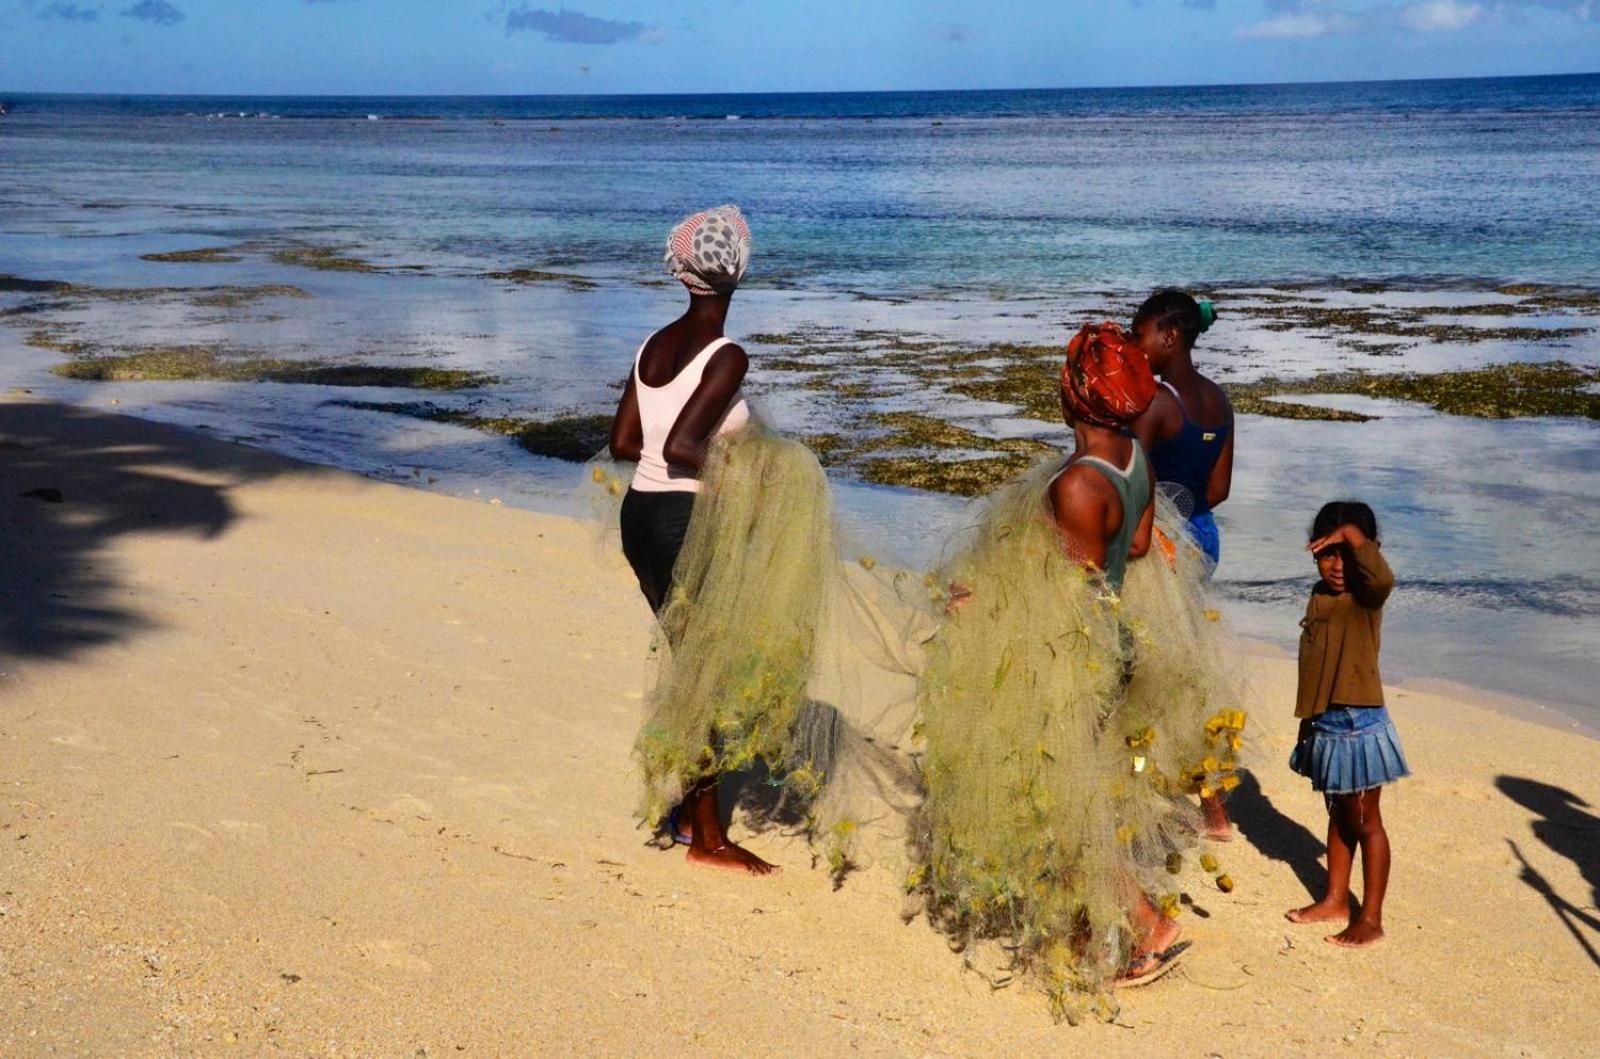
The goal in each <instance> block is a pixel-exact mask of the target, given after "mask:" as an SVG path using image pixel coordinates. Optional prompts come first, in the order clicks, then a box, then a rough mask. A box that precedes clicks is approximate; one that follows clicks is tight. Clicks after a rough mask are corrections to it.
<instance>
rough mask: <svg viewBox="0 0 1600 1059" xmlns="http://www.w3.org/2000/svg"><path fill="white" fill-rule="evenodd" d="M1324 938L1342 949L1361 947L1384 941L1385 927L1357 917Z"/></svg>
mask: <svg viewBox="0 0 1600 1059" xmlns="http://www.w3.org/2000/svg"><path fill="white" fill-rule="evenodd" d="M1322 940H1324V941H1326V942H1327V943H1328V944H1329V945H1337V946H1339V947H1340V948H1341V949H1359V948H1363V947H1365V946H1367V945H1376V944H1377V943H1378V942H1380V941H1382V940H1383V927H1381V926H1379V925H1378V924H1376V923H1368V922H1367V921H1366V920H1364V919H1355V920H1352V921H1351V922H1350V925H1349V926H1348V927H1345V928H1344V929H1343V930H1341V931H1340V932H1339V933H1337V934H1329V935H1328V936H1327V937H1326V938H1324V939H1322Z"/></svg>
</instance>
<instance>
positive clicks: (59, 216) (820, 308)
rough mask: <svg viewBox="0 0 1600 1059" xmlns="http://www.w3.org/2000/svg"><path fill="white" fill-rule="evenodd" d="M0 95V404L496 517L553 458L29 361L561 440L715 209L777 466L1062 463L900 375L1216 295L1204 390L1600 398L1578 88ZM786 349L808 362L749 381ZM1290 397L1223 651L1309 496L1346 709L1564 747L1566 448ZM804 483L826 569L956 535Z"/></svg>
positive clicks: (1297, 564)
mask: <svg viewBox="0 0 1600 1059" xmlns="http://www.w3.org/2000/svg"><path fill="white" fill-rule="evenodd" d="M0 102H4V103H5V104H6V105H7V109H8V113H7V114H6V115H5V116H4V117H0V176H3V180H0V273H5V274H8V275H10V276H13V277H22V278H24V279H29V280H52V281H60V282H64V283H69V284H75V285H78V286H77V287H76V288H74V289H73V291H71V292H69V293H57V294H50V293H40V292H39V291H37V290H30V289H25V288H27V287H28V286H29V285H28V284H17V283H11V284H10V285H9V286H7V285H5V284H3V283H0V312H3V313H4V314H5V315H3V316H0V324H4V325H6V326H5V329H4V331H0V334H4V335H5V336H6V339H7V340H6V341H5V343H4V344H3V345H0V384H3V385H5V386H7V387H11V386H21V387H26V388H28V389H31V390H33V391H35V392H38V393H43V394H48V395H52V396H59V397H62V398H65V399H69V400H74V401H80V402H84V403H90V404H94V405H96V406H105V405H107V404H108V402H110V401H112V400H115V401H116V402H117V403H118V405H117V407H118V409H119V410H121V411H129V412H132V413H134V414H139V415H145V416H149V417H151V418H157V419H163V420H168V421H173V422H178V423H183V424H187V425H190V426H198V427H203V428H207V429H210V430H212V431H214V432H216V433H219V434H221V435H222V436H227V437H234V438H238V439H240V440H243V441H246V442H248V443H251V444H256V445H261V446H264V447H267V448H271V449H274V450H276V451H280V452H284V453H287V454H289V455H294V456H297V457H302V458H307V459H311V460H314V461H318V462H323V463H329V464H334V465H337V466H343V467H348V468H350V469H353V470H357V471H360V472H362V473H365V474H370V475H374V476H377V477H383V478H388V479H392V480H396V481H403V482H407V483H410V484H414V485H420V486H422V487H425V488H435V489H440V490H444V491H448V492H453V493H459V494H462V495H467V496H478V497H480V498H485V499H487V498H489V497H494V498H498V499H501V500H503V501H504V502H506V503H513V504H521V505H525V506H531V507H540V508H547V509H548V508H562V507H563V506H564V505H567V504H569V503H570V500H569V497H570V493H571V491H572V489H573V487H574V483H575V476H576V472H575V471H574V469H573V465H571V464H566V463H562V462H559V461H555V460H550V459H545V458H542V457H539V456H535V455H531V454H529V453H527V452H525V451H523V450H522V449H519V448H518V447H517V446H516V445H515V444H514V443H513V442H512V441H510V440H509V439H507V438H504V437H499V436H495V435H492V434H486V433H482V432H478V431H473V430H470V429H468V428H466V427H463V426H459V425H452V424H449V423H444V422H434V421H419V420H416V419H412V418H407V417H403V416H398V415H394V414H389V413H385V412H382V411H375V410H372V409H370V408H355V407H351V406H350V404H349V402H350V401H351V400H357V401H359V402H365V403H368V404H372V403H380V402H404V401H415V400H416V399H417V394H416V393H415V392H412V391H407V390H400V389H394V388H375V387H362V388H356V389H351V388H348V387H339V388H334V387H327V386H320V385H317V386H312V385H296V384H285V383H271V382H257V383H250V382H227V381H181V382H179V381H143V382H80V381H73V380H68V379H64V378H60V377H58V376H56V375H53V374H51V373H50V371H49V369H50V368H51V367H52V366H54V365H57V364H59V363H61V362H62V361H63V360H64V359H66V357H67V356H68V355H69V354H70V352H71V351H72V350H76V351H77V353H78V355H83V354H84V353H85V352H86V351H87V352H92V353H97V354H105V355H126V354H129V353H141V352H146V351H149V350H152V349H160V348H169V347H172V346H175V345H178V346H183V347H185V348H199V347H204V348H206V349H208V350H212V351H214V352H215V353H216V354H217V355H218V356H220V357H222V358H223V359H227V358H243V357H267V358H273V359H275V360H289V361H299V360H306V361H312V360H314V361H317V362H318V363H335V364H368V365H371V364H379V365H401V366H413V367H415V366H428V367H445V368H459V369H464V370H471V371H479V372H485V373H488V374H490V375H492V376H493V378H494V381H493V382H492V383H490V384H488V385H485V386H483V387H481V388H478V389H474V390H471V391H467V392H462V393H447V394H432V393H430V394H426V395H424V396H425V397H426V398H427V399H429V400H432V401H434V402H435V403H436V405H437V406H438V407H441V408H447V409H452V410H456V411H465V412H471V413H472V414H474V415H478V416H480V417H483V418H492V417H519V418H525V419H540V418H549V417H554V416H559V415H567V414H579V415H593V414H603V413H606V412H609V410H610V407H611V406H612V404H613V403H614V401H615V396H616V390H615V383H616V380H617V379H618V378H619V377H620V376H621V375H622V374H623V373H624V372H625V371H626V369H627V365H628V362H629V358H630V357H631V355H632V353H633V351H634V349H635V348H636V347H637V345H638V343H639V342H640V341H641V340H642V339H643V338H644V337H645V336H646V335H647V334H648V333H649V332H650V330H651V329H652V328H654V327H656V326H659V325H660V324H662V323H664V322H666V321H667V320H669V319H671V318H672V315H673V314H674V313H675V312H676V311H677V307H678V304H679V302H680V301H681V300H682V296H681V294H680V292H679V291H678V289H677V288H676V287H675V286H674V285H672V284H671V283H670V282H667V281H666V280H665V277H664V274H663V272H662V269H661V263H660V254H661V246H662V243H663V241H664V238H665V234H666V231H667V229H668V228H669V227H670V226H671V224H672V223H673V222H674V221H675V220H677V219H678V218H679V217H680V216H682V215H683V214H686V213H688V212H691V211H693V210H695V209H700V208H704V207H706V206H710V205H715V204H718V203H721V202H736V203H738V204H739V205H740V206H741V207H742V208H743V209H744V210H745V212H746V214H747V215H748V216H749V218H750V221H751V225H752V227H753V229H754V232H755V257H754V264H753V267H752V270H751V275H750V278H749V281H748V283H747V285H746V288H745V289H744V290H743V291H741V293H740V294H739V296H738V297H737V299H736V302H735V308H734V314H733V317H732V319H731V321H730V326H731V328H732V333H733V334H734V335H735V337H740V338H743V339H744V340H745V344H746V347H747V349H749V350H750V352H751V354H752V359H753V370H752V376H751V382H750V389H751V391H752V393H753V395H754V397H755V399H756V400H757V402H758V403H759V404H760V405H762V406H763V407H764V408H765V409H766V414H767V415H768V416H769V417H770V418H771V419H773V420H774V422H775V423H776V425H777V426H779V427H780V428H782V429H786V430H790V431H793V432H796V433H800V434H805V435H808V436H823V435H830V434H831V435H842V436H845V437H849V438H859V437H865V436H869V435H872V434H873V433H874V430H875V428H874V427H873V426H872V425H871V424H872V422H873V420H872V418H871V417H872V416H873V415H875V414H880V413H884V412H890V413H906V414H911V415H916V416H923V417H929V418H932V419H938V420H942V421H946V422H951V423H955V424H957V425H959V426H961V427H963V428H965V429H968V430H972V431H975V432H977V433H978V434H980V435H983V436H985V437H990V438H1011V437H1030V438H1037V439H1039V440H1043V441H1046V442H1048V443H1052V444H1065V442H1066V439H1065V435H1064V431H1062V430H1060V429H1059V428H1052V427H1051V426H1050V425H1049V424H1046V423H1041V422H1039V421H1036V420H1029V419H1027V418H1026V417H1023V416H1020V415H1018V414H1017V410H1016V409H1015V408H1014V407H1010V406H1007V405H1006V404H1005V403H1004V402H1003V401H1001V402H996V401H994V400H981V399H976V398H973V397H971V396H960V395H959V394H953V393H952V391H950V390H949V389H948V387H947V385H946V383H948V382H949V378H947V377H946V376H943V375H941V374H940V371H941V369H942V368H943V367H945V366H948V365H950V364H954V363H956V361H957V360H958V359H959V358H960V354H961V351H971V350H984V349H988V348H990V347H993V346H995V345H996V344H1003V343H1016V344H1038V345H1048V344H1052V343H1054V344H1060V343H1061V342H1063V341H1064V339H1065V338H1066V337H1067V335H1068V334H1069V333H1070V332H1071V330H1074V329H1075V328H1076V326H1077V325H1078V324H1079V323H1080V322H1082V321H1083V320H1085V319H1088V318H1091V317H1100V316H1113V317H1116V318H1125V315H1126V313H1127V312H1128V311H1129V310H1130V309H1131V307H1132V306H1134V305H1136V304H1137V303H1138V301H1139V300H1140V299H1141V298H1142V297H1143V295H1144V294H1145V293H1148V292H1149V290H1151V289H1152V288H1154V287H1157V286H1165V285H1178V286H1185V287H1192V288H1197V289H1203V290H1205V291H1207V292H1209V293H1211V295H1212V296H1213V297H1214V298H1215V300H1216V301H1217V304H1218V306H1219V309H1220V311H1221V319H1220V321H1219V323H1218V325H1217V326H1216V327H1215V328H1214V329H1213V330H1212V331H1211V332H1210V333H1208V334H1207V335H1206V336H1204V338H1203V339H1202V341H1201V344H1200V346H1199V347H1198V349H1197V351H1196V359H1197V361H1198V362H1199V363H1200V365H1201V367H1202V370H1209V371H1211V372H1213V373H1214V374H1216V375H1217V376H1218V377H1219V378H1222V379H1224V380H1226V381H1229V382H1235V383H1248V382H1251V381H1254V380H1260V379H1263V378H1267V377H1275V378H1283V379H1306V378H1316V377H1318V376H1321V375H1323V374H1325V373H1327V372H1331V371H1340V372H1350V371H1355V372H1364V373H1380V374H1381V373H1391V374H1392V373H1396V372H1421V373H1431V372H1441V371H1456V370H1461V369H1467V368H1476V367H1481V366H1485V365H1495V364H1504V363H1510V362H1540V363H1544V362H1551V361H1565V362H1569V363H1573V364H1576V365H1580V366H1583V367H1589V368H1592V367H1595V366H1597V365H1600V332H1597V330H1596V328H1597V327H1600V211H1596V210H1595V208H1594V204H1595V203H1596V202H1600V76H1597V75H1588V76H1570V77H1538V78H1502V79H1485V80H1452V81H1418V82H1382V83H1359V84H1320V85H1290V86H1223V87H1184V88H1152V89H1116V90H1109V89H1108V90H1029V91H995V92H917V93H842V94H806V95H738V96H731V95H730V96H718V95H701V96H645V97H492V98H468V97H445V98H422V97H401V98H386V97H361V98H301V97H292V98H274V97H250V98H244V97H225V98H210V97H110V96H104V97H102V96H93V97H90V96H51V95H30V94H23V93H6V92H4V91H3V90H0ZM286 246H290V247H296V248H300V249H301V250H305V249H307V248H309V249H310V250H311V251H312V253H311V254H309V255H307V254H300V255H299V256H294V255H288V256H285V255H283V254H281V253H278V252H276V251H279V250H281V249H282V248H284V247H286ZM228 247H232V248H236V249H235V251H234V252H230V253H224V254H221V255H218V256H217V257H215V258H214V259H212V260H202V261H192V260H191V261H183V260H170V259H169V260H149V259H148V257H149V256H150V255H158V256H159V255H164V254H171V253H173V252H181V251H190V250H196V249H201V248H228ZM319 254H320V255H321V256H320V257H319V256H317V255H319ZM330 261H332V262H334V263H335V266H336V267H330ZM337 262H347V263H353V264H351V265H349V266H348V267H346V266H338V265H337ZM512 270H531V271H530V272H527V273H524V274H523V275H522V276H521V278H514V277H510V276H507V275H506V273H509V272H511V271H512ZM265 284H272V285H278V286H279V287H287V288H292V289H293V291H295V292H296V293H295V294H293V295H289V294H287V293H284V294H281V295H279V296H263V297H260V298H255V297H252V298H249V299H242V300H240V302H239V303H238V304H234V305H229V306H219V305H218V304H216V299H215V298H214V297H210V298H208V297H207V296H204V294H203V292H201V291H200V288H202V287H210V288H216V287H219V286H227V287H233V288H242V287H250V286H255V287H259V286H260V285H265ZM89 288H94V289H95V290H96V291H99V292H100V293H95V292H94V291H90V290H89ZM108 289H109V290H111V291H114V292H119V293H117V294H116V295H115V296H111V295H106V294H105V293H104V292H105V291H106V290H108ZM796 351H800V352H802V353H803V354H804V355H805V358H809V359H808V361H807V364H806V365H802V367H803V368H806V369H807V370H809V369H817V368H819V367H823V368H825V369H826V371H825V372H821V373H818V372H817V371H812V373H811V374H807V373H806V371H805V370H801V371H798V372H797V370H796V368H795V365H794V364H793V363H789V364H787V365H785V366H783V367H780V366H779V365H780V364H782V363H783V361H784V360H785V359H787V360H789V361H793V360H794V359H795V356H794V355H795V353H796ZM908 353H909V354H912V355H913V356H914V357H920V358H921V360H920V361H913V360H908V359H907V354H908ZM891 354H894V355H891ZM802 359H804V358H802ZM952 377H953V376H952ZM1304 401H1305V402H1306V403H1307V404H1309V405H1313V406H1329V405H1331V406H1335V407H1337V408H1339V409H1342V410H1344V411H1345V412H1347V413H1348V412H1360V413H1362V414H1365V415H1369V416H1373V417H1374V418H1371V419H1368V420H1366V421H1361V422H1357V421H1302V420H1292V419H1284V418H1278V417H1276V416H1268V415H1254V414H1252V415H1246V416H1243V417H1241V420H1240V424H1239V435H1238V446H1239V448H1238V466H1237V470H1236V474H1235V487H1234V495H1233V497H1232V498H1231V499H1230V500H1229V502H1228V503H1227V504H1226V505H1224V506H1223V507H1222V508H1221V509H1219V512H1218V515H1219V520H1220V521H1221V523H1222V526H1223V539H1224V544H1223V547H1224V558H1223V562H1222V565H1221V566H1220V568H1219V570H1218V579H1219V584H1220V586H1221V588H1222V590H1223V592H1224V594H1225V596H1226V597H1227V599H1228V601H1229V607H1228V610H1229V613H1230V615H1231V616H1232V617H1233V620H1234V622H1235V624H1236V626H1237V627H1238V628H1240V630H1241V631H1243V632H1246V633H1248V634H1249V635H1252V636H1257V637H1260V638H1263V639H1266V640H1269V641H1273V642H1277V643H1279V644H1282V645H1284V646H1287V647H1292V646H1293V644H1294V642H1295V639H1296V637H1297V634H1298V627H1297V625H1296V620H1297V618H1298V611H1299V607H1300V605H1301V602H1302V600H1303V596H1304V594H1305V592H1306V590H1307V589H1308V588H1309V585H1310V581H1311V576H1312V571H1311V567H1310V563H1309V561H1308V560H1306V559H1305V558H1304V556H1303V554H1302V552H1301V550H1300V549H1301V547H1302V546H1303V542H1304V533H1305V527H1306V524H1307V523H1308V522H1309V520H1310V517H1311V515H1312V514H1313V513H1314V511H1315V509H1316V507H1317V506H1318V505H1319V504H1320V503H1321V502H1322V501H1323V500H1326V499H1331V498H1334V497H1336V496H1356V497H1360V498H1363V499H1367V500H1368V501H1369V502H1371V503H1372V504H1373V505H1374V507H1376V508H1377V510H1378V512H1379V516H1380V519H1381V520H1382V522H1383V528H1384V535H1385V546H1386V548H1387V549H1388V550H1389V551H1390V554H1391V557H1392V560H1393V562H1394V563H1395V566H1396V568H1397V571H1398V573H1399V576H1400V578H1401V586H1402V587H1401V589H1400V591H1399V592H1397V594H1396V596H1395V599H1394V602H1393V604H1391V612H1390V619H1389V628H1390V634H1389V636H1388V637H1387V638H1386V643H1385V652H1386V655H1385V664H1386V667H1387V668H1386V674H1387V675H1389V676H1390V677H1392V678H1406V679H1410V678H1423V677H1445V678H1449V679H1454V680H1459V681H1462V682H1465V683H1469V684H1474V685H1477V686H1481V687H1484V688H1488V689H1491V690H1499V691H1506V692H1512V693H1518V694H1524V695H1529V696H1532V697H1535V698H1539V699H1542V700H1544V701H1548V702H1552V703H1558V704H1562V705H1564V706H1566V707H1568V708H1570V709H1572V710H1573V711H1575V712H1576V713H1578V714H1579V715H1583V716H1587V717H1589V718H1590V719H1595V718H1596V717H1597V716H1600V715H1596V714H1595V712H1594V711H1595V709H1596V704H1595V699H1594V695H1593V691H1592V689H1593V687H1594V686H1595V682H1596V678H1597V677H1600V666H1597V665H1596V663H1595V662H1594V658H1595V655H1596V651H1597V649H1600V631H1597V630H1600V622H1597V618H1600V575H1597V574H1595V572H1594V570H1593V566H1594V561H1595V560H1596V559H1597V558H1600V520H1597V516H1600V422H1596V421H1595V420H1592V419H1586V418H1577V417H1550V418H1529V419H1516V420H1494V419H1478V418H1469V417H1464V416H1457V415H1448V414H1443V413H1441V412H1439V411H1435V410H1434V409H1432V408H1430V407H1428V406H1426V405H1424V404H1417V403H1413V402H1402V401H1390V400H1378V399H1372V398H1361V397H1337V396H1326V395H1323V396H1318V397H1313V398H1305V399H1304ZM879 433H881V431H879ZM927 455H929V457H930V458H956V457H960V456H964V455H970V453H963V452H954V453H951V452H946V453H942V454H940V453H930V454H927ZM831 473H833V475H834V477H835V480H836V481H837V483H838V485H839V487H840V495H841V498H842V499H841V503H842V506H843V509H844V512H845V515H846V519H847V521H848V522H849V523H850V525H851V527H852V532H853V533H854V535H855V536H856V538H857V539H858V540H859V541H860V542H861V546H862V547H863V548H871V549H874V550H877V551H882V552H884V553H886V554H891V555H893V556H895V557H897V558H900V559H901V560H902V561H905V562H909V563H914V564H926V563H929V562H932V561H934V560H935V559H936V557H937V556H938V554H939V552H940V549H941V547H942V543H943V542H944V541H945V540H947V539H948V538H949V536H950V535H951V533H952V532H953V531H954V530H955V529H956V528H958V527H959V526H960V525H961V524H963V522H965V521H968V520H970V518H971V517H972V509H971V508H970V507H969V506H968V504H967V502H966V501H962V500H959V499H957V498H953V497H949V496H943V495H938V494H932V493H926V492H921V491H918V490H912V489H905V488H892V487H884V486H877V485H872V484H869V483H867V482H865V481H863V475H862V474H861V473H860V469H859V467H858V466H854V465H850V464H848V463H847V464H842V465H840V466H837V467H835V468H834V469H833V470H832V472H831ZM1285 708H1288V707H1287V704H1286V705H1285Z"/></svg>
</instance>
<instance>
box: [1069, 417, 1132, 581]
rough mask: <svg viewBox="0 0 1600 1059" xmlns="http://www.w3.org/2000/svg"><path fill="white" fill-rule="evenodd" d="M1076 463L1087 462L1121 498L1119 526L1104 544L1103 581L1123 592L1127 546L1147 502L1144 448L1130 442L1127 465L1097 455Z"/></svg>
mask: <svg viewBox="0 0 1600 1059" xmlns="http://www.w3.org/2000/svg"><path fill="white" fill-rule="evenodd" d="M1075 462H1077V463H1082V464H1086V465H1088V466H1090V467H1093V468H1094V469H1095V470H1097V471H1099V472H1100V473H1101V474H1103V475H1105V479H1106V481H1108V482H1110V483H1111V488H1113V489H1115V490H1116V491H1117V499H1119V500H1121V501H1122V528H1121V529H1119V530H1117V535H1116V536H1115V537H1113V538H1111V541H1110V543H1108V544H1107V545H1106V565H1105V575H1106V583H1107V584H1109V585H1110V586H1111V590H1112V591H1113V592H1121V591H1122V579H1123V578H1124V577H1126V576H1127V574H1128V549H1129V548H1131V547H1132V546H1133V535H1134V532H1135V531H1137V530H1138V528H1139V519H1140V517H1141V516H1143V515H1144V509H1145V508H1146V507H1147V506H1148V505H1149V503H1150V471H1149V469H1148V467H1147V465H1146V464H1145V458H1144V449H1142V448H1141V447H1140V446H1139V442H1138V441H1137V440H1134V442H1133V456H1132V458H1130V459H1129V460H1128V466H1127V467H1114V466H1112V465H1111V464H1110V463H1108V462H1106V461H1105V460H1102V459H1101V458H1100V457H1098V456H1084V457H1082V458H1080V459H1078V460H1076V461H1075Z"/></svg>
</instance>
